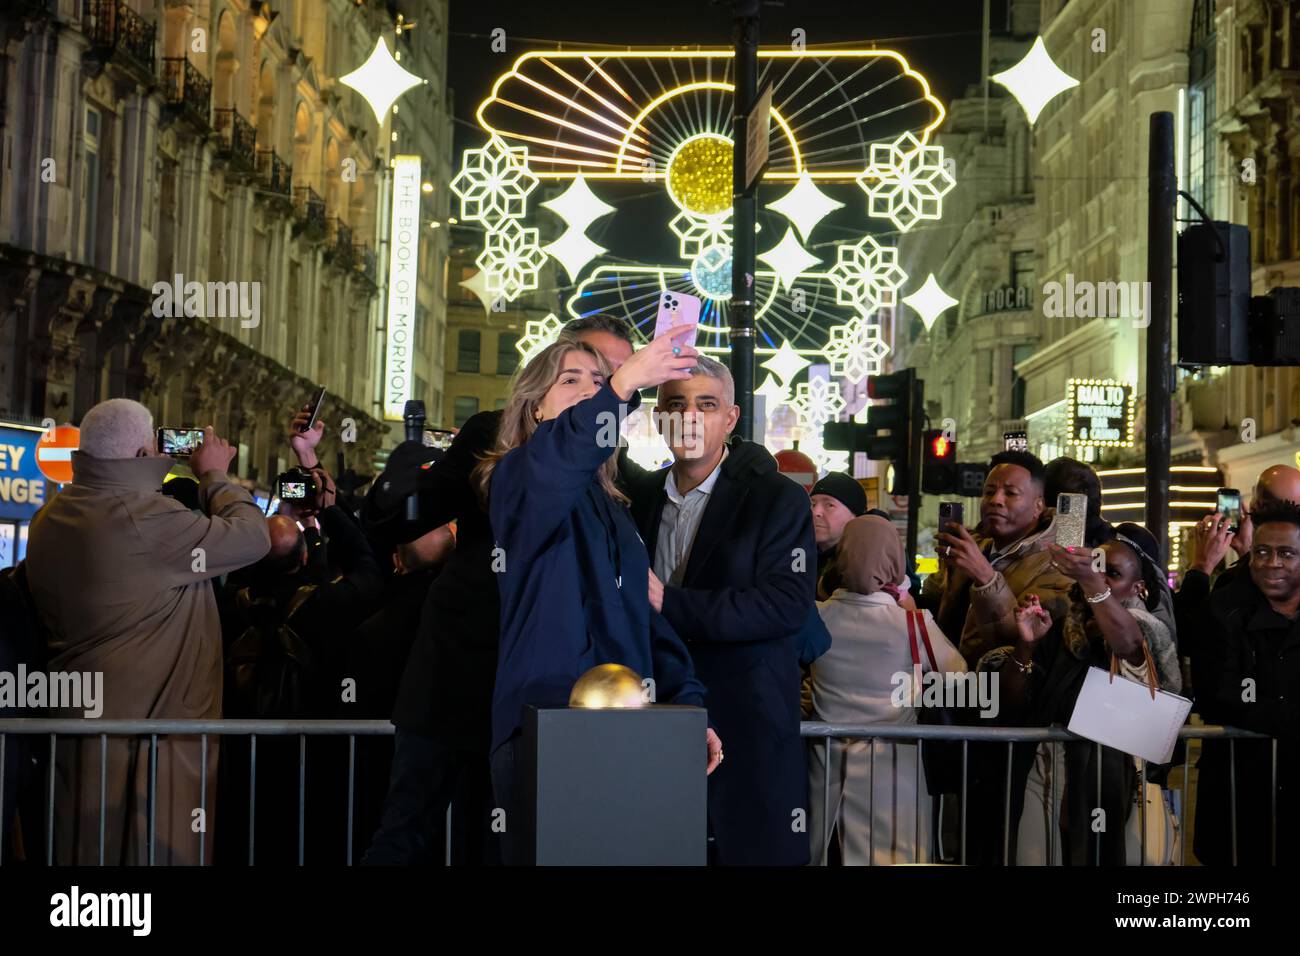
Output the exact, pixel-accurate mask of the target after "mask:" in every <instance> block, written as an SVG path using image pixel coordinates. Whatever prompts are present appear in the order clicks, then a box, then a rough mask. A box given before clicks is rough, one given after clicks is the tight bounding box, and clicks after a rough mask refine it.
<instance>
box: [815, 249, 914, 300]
mask: <svg viewBox="0 0 1300 956" xmlns="http://www.w3.org/2000/svg"><path fill="white" fill-rule="evenodd" d="M838 255H839V261H838V262H837V263H836V264H835V268H833V269H832V270H831V271H830V273H829V277H830V280H831V284H832V285H834V286H835V301H836V302H838V303H839V304H840V305H853V306H857V308H858V311H859V312H862V313H867V312H874V311H876V310H877V309H879V308H880V307H881V306H890V305H893V304H894V293H895V292H896V291H897V290H898V287H899V286H900V285H902V284H903V283H904V282H906V281H907V273H906V272H904V271H903V270H902V267H900V266H899V264H898V250H897V249H894V248H892V247H887V246H882V245H881V244H880V243H878V242H876V240H875V239H874V238H873V237H871V236H863V237H862V238H861V239H860V240H858V242H856V243H854V244H853V245H851V246H850V245H842V246H840V247H839V251H838Z"/></svg>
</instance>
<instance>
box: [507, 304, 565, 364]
mask: <svg viewBox="0 0 1300 956" xmlns="http://www.w3.org/2000/svg"><path fill="white" fill-rule="evenodd" d="M563 328H564V323H563V322H561V321H560V320H559V319H558V318H556V316H555V313H554V312H548V313H546V318H544V319H529V320H528V321H527V322H525V323H524V334H523V335H522V336H520V338H519V341H518V342H516V343H515V348H516V349H518V350H519V355H520V359H519V364H520V365H527V364H528V363H529V362H531V361H532V360H533V359H535V358H536V357H537V354H538V353H539V352H541V351H542V349H544V348H546V346H548V345H550V344H551V343H552V342H554V341H555V340H556V339H558V338H559V337H560V331H561V330H562V329H563Z"/></svg>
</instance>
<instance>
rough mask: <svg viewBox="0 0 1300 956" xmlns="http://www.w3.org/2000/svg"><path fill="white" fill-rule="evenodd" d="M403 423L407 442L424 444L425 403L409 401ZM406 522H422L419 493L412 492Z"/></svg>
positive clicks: (408, 499)
mask: <svg viewBox="0 0 1300 956" xmlns="http://www.w3.org/2000/svg"><path fill="white" fill-rule="evenodd" d="M402 423H403V426H404V428H405V431H406V440H407V441H418V442H420V443H421V444H423V443H424V402H422V401H420V400H419V399H418V398H412V399H409V400H408V401H407V403H406V405H405V407H404V408H403V409H402ZM406 520H407V521H419V520H420V497H419V494H418V493H417V492H412V493H411V495H410V496H409V497H408V498H407V499H406Z"/></svg>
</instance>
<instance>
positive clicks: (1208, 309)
mask: <svg viewBox="0 0 1300 956" xmlns="http://www.w3.org/2000/svg"><path fill="white" fill-rule="evenodd" d="M1249 308H1250V230H1249V229H1247V228H1246V227H1245V226H1238V225H1233V224H1231V223H1227V222H1201V223H1197V224H1196V225H1194V226H1188V227H1187V228H1186V229H1184V230H1183V231H1182V232H1181V233H1179V234H1178V361H1179V362H1180V363H1183V364H1186V365H1243V364H1245V363H1247V362H1250V361H1251V357H1250V342H1249V336H1248V324H1249Z"/></svg>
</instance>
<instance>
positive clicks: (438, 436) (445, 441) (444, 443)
mask: <svg viewBox="0 0 1300 956" xmlns="http://www.w3.org/2000/svg"><path fill="white" fill-rule="evenodd" d="M455 438H456V433H455V432H453V431H448V430H447V429H445V428H426V429H425V430H424V447H425V448H441V449H442V450H443V451H446V450H447V449H448V448H450V447H451V443H452V441H454V440H455Z"/></svg>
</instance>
